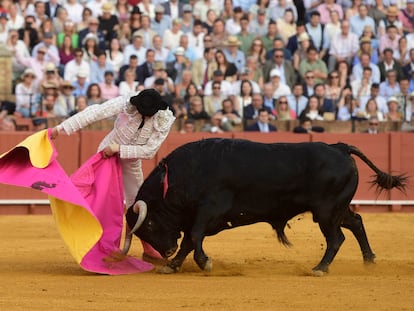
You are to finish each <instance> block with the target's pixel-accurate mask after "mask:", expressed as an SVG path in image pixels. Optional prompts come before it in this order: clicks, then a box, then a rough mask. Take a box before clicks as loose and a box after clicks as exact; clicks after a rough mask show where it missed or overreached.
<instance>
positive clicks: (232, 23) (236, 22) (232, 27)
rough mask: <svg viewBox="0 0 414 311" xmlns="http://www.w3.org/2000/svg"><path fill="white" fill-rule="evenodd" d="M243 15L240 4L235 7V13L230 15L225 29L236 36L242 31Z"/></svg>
mask: <svg viewBox="0 0 414 311" xmlns="http://www.w3.org/2000/svg"><path fill="white" fill-rule="evenodd" d="M242 17H243V10H242V8H241V7H239V6H235V7H234V8H233V14H232V16H230V17H229V18H228V19H227V20H226V23H225V26H224V29H225V31H226V32H227V33H228V34H229V35H231V36H235V35H237V34H238V33H239V32H240V31H241V26H240V20H241V18H242Z"/></svg>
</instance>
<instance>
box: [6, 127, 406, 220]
mask: <svg viewBox="0 0 414 311" xmlns="http://www.w3.org/2000/svg"><path fill="white" fill-rule="evenodd" d="M106 133H107V131H82V132H79V133H76V134H74V135H71V136H65V135H61V136H60V137H59V138H58V139H57V140H55V141H54V142H55V145H56V149H57V151H58V161H59V163H60V164H61V165H62V167H63V169H64V170H65V171H66V172H67V173H68V174H69V175H70V174H72V173H73V172H75V171H76V169H77V168H78V167H79V166H80V165H81V164H82V163H83V162H85V161H86V160H87V159H88V158H89V157H90V156H92V155H93V154H94V153H95V152H96V149H97V147H98V144H99V142H100V141H101V139H102V138H103V137H104V136H105V135H106ZM31 134H32V132H13V133H0V153H3V152H6V151H7V150H9V149H10V148H12V147H14V146H15V145H16V144H18V143H19V142H21V141H22V140H23V139H24V138H26V137H27V136H28V135H31ZM209 137H221V138H240V139H248V140H252V141H258V142H264V143H273V142H312V141H313V142H316V141H319V142H326V143H337V142H344V143H348V144H351V145H355V146H357V147H358V148H359V149H361V150H362V152H364V153H365V154H366V155H367V156H368V158H369V159H371V160H372V161H373V162H374V163H375V165H377V166H378V167H379V168H380V169H381V170H383V171H386V172H391V173H393V174H400V173H402V172H404V173H406V174H407V175H409V176H410V177H411V180H410V183H409V185H408V188H407V191H406V195H404V194H402V193H400V192H399V191H397V190H392V191H390V192H383V193H382V194H380V195H377V194H376V192H375V187H374V188H372V187H371V184H370V183H369V181H370V179H371V177H372V175H373V171H372V170H371V169H370V168H369V167H368V166H367V165H366V164H365V163H363V162H362V161H361V160H360V159H359V158H357V157H354V158H355V159H356V163H357V166H358V170H359V185H358V189H357V192H356V194H355V197H354V201H355V202H360V203H355V204H353V208H354V209H356V210H366V211H376V212H385V211H407V212H411V211H414V182H413V180H414V133H402V132H389V133H380V134H377V135H370V134H348V133H346V134H341V133H340V134H338V133H335V134H334V133H320V134H293V133H288V132H276V133H255V132H231V133H222V134H211V133H191V134H180V133H176V132H172V133H170V135H169V136H168V138H167V139H166V141H165V143H164V144H163V145H162V146H161V148H160V150H159V151H158V153H157V155H156V156H155V158H154V159H151V160H143V170H144V175H145V176H147V175H148V174H149V172H150V171H151V170H152V169H153V168H154V167H155V166H156V165H157V163H158V162H159V161H160V160H161V159H162V158H163V157H165V156H167V155H168V154H169V153H170V152H171V151H173V150H174V149H175V148H177V147H179V146H181V145H183V144H185V143H187V142H191V141H196V140H200V139H204V138H209ZM275 161H277V159H275ZM258 182H260V181H258ZM46 200H47V196H46V195H45V194H43V193H41V192H39V191H36V190H32V189H25V188H20V187H14V186H8V185H3V184H2V185H0V214H48V213H50V208H49V205H48V204H47V201H46ZM388 200H392V201H393V202H392V204H391V203H390V204H387V203H388V202H387V201H388ZM380 202H383V203H381V204H380Z"/></svg>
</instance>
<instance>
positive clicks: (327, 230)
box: [312, 220, 345, 276]
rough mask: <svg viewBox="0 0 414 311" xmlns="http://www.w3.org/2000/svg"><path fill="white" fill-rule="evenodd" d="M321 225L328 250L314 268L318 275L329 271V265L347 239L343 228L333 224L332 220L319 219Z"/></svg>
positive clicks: (315, 273) (314, 272)
mask: <svg viewBox="0 0 414 311" xmlns="http://www.w3.org/2000/svg"><path fill="white" fill-rule="evenodd" d="M319 227H320V228H321V231H322V233H323V235H324V236H325V239H326V251H325V254H324V256H323V257H322V260H321V262H320V263H319V264H318V265H317V266H316V267H314V268H313V269H312V271H313V274H314V275H316V276H321V275H323V274H324V273H327V272H328V270H329V265H330V264H331V263H332V261H333V260H334V258H335V256H336V254H337V253H338V250H339V248H340V247H341V245H342V243H343V242H344V240H345V236H344V234H343V232H342V231H341V228H340V227H339V226H336V225H333V224H332V223H331V222H330V220H326V221H322V222H321V221H320V220H319Z"/></svg>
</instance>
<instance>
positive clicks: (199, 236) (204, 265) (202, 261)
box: [191, 228, 213, 272]
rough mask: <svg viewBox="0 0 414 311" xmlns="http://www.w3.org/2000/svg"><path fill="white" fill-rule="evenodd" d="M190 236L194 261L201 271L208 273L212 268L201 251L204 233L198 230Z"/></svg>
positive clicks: (209, 260) (210, 262)
mask: <svg viewBox="0 0 414 311" xmlns="http://www.w3.org/2000/svg"><path fill="white" fill-rule="evenodd" d="M191 236H192V242H193V246H194V261H195V262H196V263H197V265H198V266H199V267H200V269H201V270H204V271H207V272H210V271H211V269H212V268H213V263H212V261H211V259H210V258H209V257H208V256H207V255H206V253H205V252H204V250H203V241H204V231H203V230H200V228H198V230H197V231H194V230H193V232H192V234H191Z"/></svg>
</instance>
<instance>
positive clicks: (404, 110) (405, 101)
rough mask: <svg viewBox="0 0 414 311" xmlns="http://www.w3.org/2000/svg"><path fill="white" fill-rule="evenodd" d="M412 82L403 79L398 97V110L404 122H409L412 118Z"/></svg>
mask: <svg viewBox="0 0 414 311" xmlns="http://www.w3.org/2000/svg"><path fill="white" fill-rule="evenodd" d="M409 88H410V80H409V79H408V78H403V79H401V80H400V93H399V94H398V95H397V96H396V97H397V99H398V109H399V111H400V112H401V114H402V116H403V120H405V121H407V122H409V121H410V118H411V110H410V109H411V104H410V100H411V98H410V97H411V94H410V89H409Z"/></svg>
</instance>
